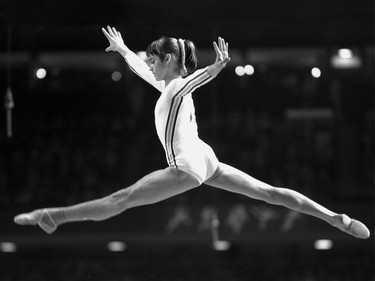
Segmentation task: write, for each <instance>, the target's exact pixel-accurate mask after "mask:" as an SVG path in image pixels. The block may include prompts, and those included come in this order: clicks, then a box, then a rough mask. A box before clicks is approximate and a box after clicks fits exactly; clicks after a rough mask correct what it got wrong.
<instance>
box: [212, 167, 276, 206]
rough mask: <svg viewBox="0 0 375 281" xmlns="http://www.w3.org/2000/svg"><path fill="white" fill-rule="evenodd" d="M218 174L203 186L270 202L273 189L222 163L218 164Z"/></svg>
mask: <svg viewBox="0 0 375 281" xmlns="http://www.w3.org/2000/svg"><path fill="white" fill-rule="evenodd" d="M218 169H219V173H218V175H217V176H214V177H213V178H212V179H210V180H208V181H206V182H205V184H207V185H210V186H213V187H217V188H220V189H224V190H227V191H231V192H235V193H239V194H242V195H245V196H248V197H251V198H254V199H259V200H263V201H266V202H270V201H271V199H272V190H273V189H274V187H272V186H271V185H269V184H267V183H264V182H262V181H260V180H257V179H255V178H253V177H251V176H250V175H248V174H246V173H244V172H242V171H240V170H238V169H236V168H234V167H232V166H230V165H227V164H224V163H219V168H218Z"/></svg>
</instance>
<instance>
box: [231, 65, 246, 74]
mask: <svg viewBox="0 0 375 281" xmlns="http://www.w3.org/2000/svg"><path fill="white" fill-rule="evenodd" d="M234 71H235V72H236V74H237V76H244V75H245V68H244V67H243V66H241V65H239V66H237V67H236V68H235V69H234Z"/></svg>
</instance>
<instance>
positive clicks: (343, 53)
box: [338, 49, 353, 59]
mask: <svg viewBox="0 0 375 281" xmlns="http://www.w3.org/2000/svg"><path fill="white" fill-rule="evenodd" d="M338 55H339V57H340V58H342V59H351V58H352V57H353V51H352V50H350V49H339V51H338Z"/></svg>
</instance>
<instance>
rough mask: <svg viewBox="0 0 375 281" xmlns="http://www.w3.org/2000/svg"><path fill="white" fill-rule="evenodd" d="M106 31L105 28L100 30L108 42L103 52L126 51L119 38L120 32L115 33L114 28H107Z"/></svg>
mask: <svg viewBox="0 0 375 281" xmlns="http://www.w3.org/2000/svg"><path fill="white" fill-rule="evenodd" d="M107 30H108V31H107ZM107 30H106V29H105V28H102V31H103V33H104V35H105V37H107V39H108V42H109V47H107V48H106V49H105V51H106V52H109V51H114V52H116V51H117V52H118V51H121V50H124V49H126V46H125V44H124V40H123V39H122V37H121V33H120V31H117V30H116V28H114V27H112V28H111V27H110V26H107Z"/></svg>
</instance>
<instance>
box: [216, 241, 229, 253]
mask: <svg viewBox="0 0 375 281" xmlns="http://www.w3.org/2000/svg"><path fill="white" fill-rule="evenodd" d="M230 246H231V245H230V243H229V242H228V241H220V240H219V241H214V244H213V247H214V249H215V250H216V251H228V250H229V249H230Z"/></svg>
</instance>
